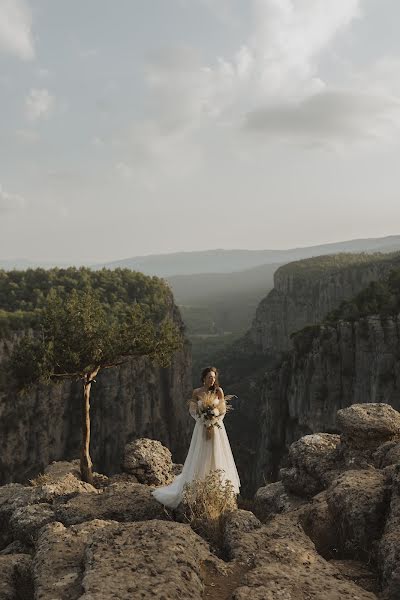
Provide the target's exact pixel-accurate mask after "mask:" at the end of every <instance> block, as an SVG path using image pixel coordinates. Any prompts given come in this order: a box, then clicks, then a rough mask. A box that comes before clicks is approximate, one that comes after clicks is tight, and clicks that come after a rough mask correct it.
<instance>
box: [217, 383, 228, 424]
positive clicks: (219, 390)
mask: <svg viewBox="0 0 400 600" xmlns="http://www.w3.org/2000/svg"><path fill="white" fill-rule="evenodd" d="M216 392H217V397H218V399H219V404H218V406H217V408H218V410H219V416H220V417H223V416H224V415H225V413H226V402H225V395H224V390H223V389H222V388H221V387H218V388H217V390H216Z"/></svg>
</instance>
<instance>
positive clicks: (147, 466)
mask: <svg viewBox="0 0 400 600" xmlns="http://www.w3.org/2000/svg"><path fill="white" fill-rule="evenodd" d="M336 420H337V423H338V426H339V429H340V435H336V434H329V433H323V432H321V433H318V434H314V435H307V436H304V437H303V438H301V439H300V440H298V441H297V442H295V443H293V444H292V445H291V447H290V453H289V465H288V467H287V468H284V469H282V470H281V473H280V475H281V480H280V481H279V482H277V483H272V484H268V485H266V486H263V487H261V488H259V489H258V490H257V493H256V495H255V498H254V501H253V502H252V503H249V504H248V505H247V507H246V508H248V509H250V510H244V509H243V508H242V507H241V504H240V498H239V507H236V506H235V505H233V506H230V507H229V508H228V509H226V508H225V510H224V509H221V508H220V509H219V512H216V511H215V510H214V511H211V512H210V513H208V514H209V515H212V517H211V518H210V516H208V525H209V526H210V527H212V526H213V527H214V529H213V531H217V532H218V535H217V537H214V536H212V542H211V541H210V538H209V535H208V534H207V531H208V533H210V531H211V529H209V530H207V529H204V528H203V529H201V528H199V526H198V525H199V522H198V519H194V518H193V515H192V514H191V508H190V507H192V508H193V505H190V503H189V505H187V504H185V502H182V503H181V504H180V505H179V507H178V508H177V509H176V510H169V509H166V508H165V507H164V506H163V505H161V504H159V503H158V502H157V501H156V500H155V498H154V496H153V495H152V491H153V489H154V487H155V486H158V485H165V483H168V482H169V481H170V479H171V476H172V472H173V467H174V466H175V467H178V466H179V465H173V464H172V462H171V454H170V452H169V451H168V449H167V448H164V447H163V446H162V445H161V444H160V443H159V442H155V441H153V440H148V439H139V440H136V441H135V443H133V444H128V445H127V447H126V448H125V454H124V463H123V468H124V470H125V472H124V473H123V474H121V475H114V476H112V477H106V476H105V475H104V474H99V473H96V474H95V475H96V477H95V482H94V483H95V485H94V486H92V485H90V484H87V483H84V482H82V481H81V480H80V478H79V461H73V462H56V463H53V464H51V465H49V466H47V467H46V469H45V473H44V474H43V475H40V477H37V478H36V480H34V481H32V482H31V484H32V485H28V484H27V482H25V483H26V484H25V485H21V484H15V483H11V484H8V485H5V486H2V487H1V486H0V525H1V527H0V572H1V578H0V598H1V599H4V600H17V599H20V598H23V599H24V600H33V598H40V599H41V600H54V599H55V598H59V599H65V600H67V599H68V600H78V599H81V600H89V598H90V599H91V600H106V599H107V598H110V599H111V598H120V599H121V600H125V599H126V600H132V598H143V599H145V600H146V599H150V598H158V599H160V600H161V599H163V600H176V598H180V599H181V600H186V599H187V600H189V599H190V600H197V599H198V600H201V599H204V598H207V599H208V600H222V599H223V598H226V599H228V598H232V600H246V599H248V598H250V597H251V598H255V599H259V600H283V599H285V600H321V598H324V599H326V600H343V599H344V598H348V599H353V600H356V599H357V600H378V599H379V600H398V599H399V597H400V568H399V557H400V517H399V515H400V512H399V509H400V464H399V460H400V413H398V412H396V411H395V410H394V409H393V408H391V407H390V406H389V405H387V404H384V403H372V404H355V405H352V406H351V407H349V408H346V409H342V410H340V411H338V414H337V416H336ZM206 489H207V490H208V493H210V490H209V488H208V487H207V485H206ZM213 489H214V495H211V496H208V498H209V501H210V502H211V501H212V500H214V504H213V507H215V506H218V498H219V497H220V495H221V489H219V488H218V487H217V488H213ZM203 497H204V496H203ZM199 504H200V505H201V504H202V503H199ZM203 514H204V513H203ZM206 514H207V513H206ZM216 522H217V524H218V528H217V529H215V525H216Z"/></svg>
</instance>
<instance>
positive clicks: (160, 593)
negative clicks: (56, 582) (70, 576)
mask: <svg viewBox="0 0 400 600" xmlns="http://www.w3.org/2000/svg"><path fill="white" fill-rule="evenodd" d="M209 557H210V550H209V547H208V544H206V542H204V540H202V539H201V538H200V537H199V536H198V535H196V534H195V533H194V532H193V531H192V529H191V528H190V526H189V525H184V524H182V523H173V522H171V523H166V522H163V521H157V520H154V521H147V522H142V523H129V524H128V523H124V524H122V523H113V524H112V525H110V526H109V527H106V528H104V529H101V530H98V531H96V532H95V533H94V534H93V536H92V538H91V540H90V542H89V543H88V545H87V547H86V550H85V556H84V565H83V566H84V576H83V579H82V587H83V589H84V593H83V595H82V596H80V600H103V599H104V598H119V599H120V600H132V599H133V598H142V599H143V600H146V599H150V598H151V599H154V598H160V599H161V598H162V599H164V600H176V599H177V598H179V599H180V600H195V599H199V600H200V599H201V598H203V597H204V584H203V581H202V570H201V566H202V563H203V562H204V561H205V560H207V559H208V558H209ZM221 562H222V561H221Z"/></svg>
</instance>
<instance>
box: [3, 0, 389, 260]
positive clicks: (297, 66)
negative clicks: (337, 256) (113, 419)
mask: <svg viewBox="0 0 400 600" xmlns="http://www.w3.org/2000/svg"><path fill="white" fill-rule="evenodd" d="M399 19H400V5H399V2H398V0H335V1H332V0H115V1H114V2H111V1H110V0H0V102H1V104H0V109H1V110H0V138H1V144H0V258H1V259H9V258H16V257H25V258H30V259H32V260H43V259H49V260H60V261H84V260H88V261H93V260H112V259H118V258H124V257H129V256H134V255H143V254H153V253H164V252H174V251H181V250H186V251H189V250H201V249H208V248H249V249H258V248H287V247H294V246H306V245H311V244H317V243H322V242H332V241H338V240H344V239H350V238H357V237H378V236H383V235H389V234H396V233H397V234H398V233H400V197H399V179H400V177H399V151H400V137H399V133H400V38H399V35H398V23H399Z"/></svg>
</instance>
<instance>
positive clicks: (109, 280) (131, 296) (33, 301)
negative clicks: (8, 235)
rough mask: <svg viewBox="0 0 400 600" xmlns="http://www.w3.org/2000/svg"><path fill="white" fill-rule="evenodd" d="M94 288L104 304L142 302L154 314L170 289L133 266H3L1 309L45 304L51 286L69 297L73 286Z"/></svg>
mask: <svg viewBox="0 0 400 600" xmlns="http://www.w3.org/2000/svg"><path fill="white" fill-rule="evenodd" d="M89 288H92V289H95V290H96V292H97V293H98V295H99V300H100V301H101V303H102V304H104V305H109V306H113V307H116V306H118V305H121V304H130V303H132V302H140V303H141V304H142V305H148V306H149V307H151V311H152V312H153V314H156V313H158V314H159V315H160V314H162V312H163V309H164V307H165V304H166V303H167V302H168V301H169V300H170V298H171V292H170V290H169V289H168V286H167V285H166V284H165V282H164V281H163V280H162V279H160V278H158V277H148V276H147V275H143V274H142V273H137V272H135V271H131V270H130V269H115V270H114V271H110V270H108V269H101V270H100V271H92V270H91V269H88V268H86V267H80V268H76V267H68V268H67V269H59V268H54V269H27V270H26V271H2V270H0V310H3V311H7V312H14V313H15V312H16V311H19V310H20V311H23V312H30V311H35V310H36V309H40V308H43V307H44V305H45V303H46V298H47V295H48V293H49V292H50V290H56V291H57V293H58V294H59V295H60V297H61V298H68V296H69V295H70V293H71V292H72V290H78V291H79V290H80V291H83V290H87V289H89Z"/></svg>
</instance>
